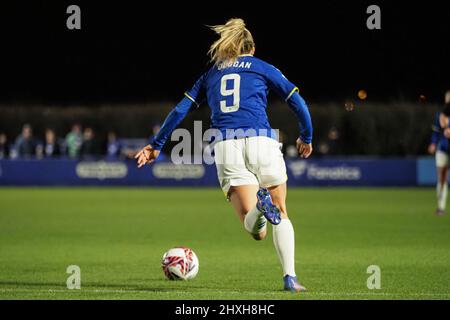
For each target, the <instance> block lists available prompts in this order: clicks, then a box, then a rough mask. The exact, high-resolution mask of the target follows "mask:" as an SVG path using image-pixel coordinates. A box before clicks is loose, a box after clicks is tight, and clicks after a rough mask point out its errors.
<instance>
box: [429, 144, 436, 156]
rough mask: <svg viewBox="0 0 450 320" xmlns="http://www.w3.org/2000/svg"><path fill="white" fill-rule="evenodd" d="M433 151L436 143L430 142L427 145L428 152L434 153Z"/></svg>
mask: <svg viewBox="0 0 450 320" xmlns="http://www.w3.org/2000/svg"><path fill="white" fill-rule="evenodd" d="M435 152H436V145H435V144H434V143H432V144H430V145H429V146H428V153H429V154H434V153H435Z"/></svg>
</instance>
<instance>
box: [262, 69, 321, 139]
mask: <svg viewBox="0 0 450 320" xmlns="http://www.w3.org/2000/svg"><path fill="white" fill-rule="evenodd" d="M266 77H267V81H268V85H269V88H271V89H273V90H274V91H275V92H276V93H277V94H278V95H279V96H280V97H281V98H282V99H284V101H286V102H287V103H288V105H289V107H290V108H291V109H292V111H294V113H295V115H296V116H297V119H298V120H299V127H300V139H301V140H302V141H303V142H304V143H311V141H312V135H313V127H312V121H311V115H310V114H309V110H308V106H307V105H306V102H305V100H304V99H303V98H302V97H301V96H300V94H299V93H298V88H297V87H296V86H295V85H294V84H293V83H292V82H290V81H289V80H288V79H287V78H286V77H285V76H284V75H283V74H282V73H281V71H280V70H278V69H277V68H275V67H274V66H271V65H269V66H267V68H266Z"/></svg>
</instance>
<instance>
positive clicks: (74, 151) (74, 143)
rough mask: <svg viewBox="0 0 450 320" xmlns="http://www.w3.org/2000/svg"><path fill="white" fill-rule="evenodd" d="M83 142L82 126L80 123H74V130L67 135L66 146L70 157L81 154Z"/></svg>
mask: <svg viewBox="0 0 450 320" xmlns="http://www.w3.org/2000/svg"><path fill="white" fill-rule="evenodd" d="M82 142H83V137H82V135H81V126H80V125H79V124H74V125H73V126H72V131H70V132H69V133H68V134H67V136H66V148H67V154H68V155H69V157H71V158H76V157H77V156H78V155H79V154H80V148H81V144H82Z"/></svg>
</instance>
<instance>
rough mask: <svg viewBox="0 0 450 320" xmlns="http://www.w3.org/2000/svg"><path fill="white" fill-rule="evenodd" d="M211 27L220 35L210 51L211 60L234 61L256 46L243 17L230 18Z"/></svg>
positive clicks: (215, 61) (218, 61) (217, 61)
mask: <svg viewBox="0 0 450 320" xmlns="http://www.w3.org/2000/svg"><path fill="white" fill-rule="evenodd" d="M210 28H211V30H213V31H214V32H216V33H217V34H219V35H220V39H218V40H217V41H215V42H214V43H213V44H212V45H211V47H210V48H209V51H208V55H209V56H210V57H211V61H213V62H214V63H216V64H217V63H220V62H224V61H230V62H234V61H236V59H237V57H238V56H239V55H241V54H246V53H250V51H251V50H252V49H253V48H254V47H255V43H254V41H253V37H252V34H251V33H250V31H248V29H247V28H246V27H245V23H244V20H242V19H239V18H234V19H230V20H228V21H227V23H225V24H223V25H217V26H210Z"/></svg>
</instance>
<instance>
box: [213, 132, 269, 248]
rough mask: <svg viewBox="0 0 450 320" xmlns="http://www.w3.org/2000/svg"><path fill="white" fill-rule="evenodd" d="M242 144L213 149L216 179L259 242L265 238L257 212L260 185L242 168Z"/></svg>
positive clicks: (231, 142) (263, 222) (221, 144)
mask: <svg viewBox="0 0 450 320" xmlns="http://www.w3.org/2000/svg"><path fill="white" fill-rule="evenodd" d="M244 144H245V143H244V141H243V139H233V140H226V141H221V142H219V143H217V144H216V145H215V146H214V158H215V162H216V167H217V176H218V178H219V182H220V185H221V187H222V190H223V192H224V193H225V194H226V195H227V198H228V199H229V200H230V202H231V203H232V205H233V207H234V209H235V211H236V213H237V214H238V216H239V219H240V220H241V222H242V223H243V225H244V228H245V229H246V230H247V231H248V232H249V233H250V234H251V235H252V236H253V238H254V239H256V240H262V239H264V237H265V236H266V234H267V231H266V227H267V226H266V224H267V223H266V222H267V221H266V219H265V218H264V216H263V214H262V213H261V212H260V211H259V210H257V208H256V202H257V198H256V192H257V191H258V189H259V182H258V179H257V178H256V176H255V175H254V174H253V173H252V172H250V171H249V170H248V169H247V167H246V165H245V160H244V155H243V148H244Z"/></svg>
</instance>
